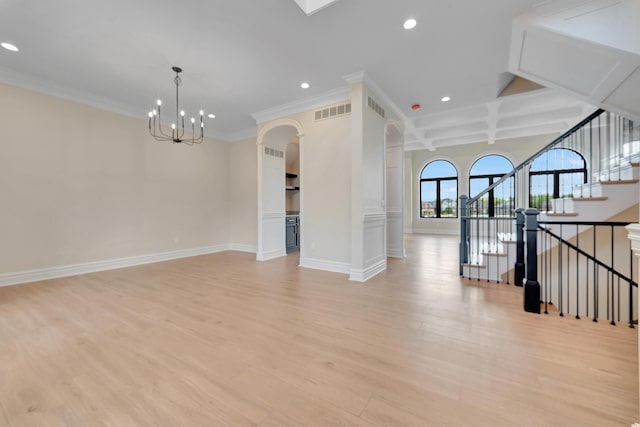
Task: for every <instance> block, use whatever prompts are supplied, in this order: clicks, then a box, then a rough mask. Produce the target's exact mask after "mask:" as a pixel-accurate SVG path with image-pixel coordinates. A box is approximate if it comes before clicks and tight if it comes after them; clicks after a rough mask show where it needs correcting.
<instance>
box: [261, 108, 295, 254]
mask: <svg viewBox="0 0 640 427" xmlns="http://www.w3.org/2000/svg"><path fill="white" fill-rule="evenodd" d="M302 135H303V130H302V126H301V125H300V123H298V122H297V121H295V120H291V119H282V120H276V121H274V122H272V123H269V124H267V125H266V126H265V127H264V128H262V129H261V130H260V132H259V133H258V140H257V150H258V250H257V253H256V259H257V260H258V261H266V260H269V259H273V258H277V257H281V256H285V255H286V240H285V227H286V224H285V218H286V196H285V191H286V190H285V187H286V179H287V178H286V149H287V145H288V144H290V143H292V142H295V143H299V144H300V148H302V147H301V145H302ZM299 172H300V173H299V176H298V177H297V180H298V181H297V182H298V187H299V190H298V191H299V206H300V224H299V229H300V233H301V234H302V233H303V230H304V225H303V224H304V220H303V218H304V216H303V215H302V213H303V210H304V209H303V207H304V185H303V175H302V172H303V157H302V150H300V171H299ZM303 250H304V246H303V245H301V247H300V251H301V253H302V251H303Z"/></svg>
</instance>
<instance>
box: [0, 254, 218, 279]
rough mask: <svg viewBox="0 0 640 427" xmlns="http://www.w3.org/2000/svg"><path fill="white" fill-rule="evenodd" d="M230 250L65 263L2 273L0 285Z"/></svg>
mask: <svg viewBox="0 0 640 427" xmlns="http://www.w3.org/2000/svg"><path fill="white" fill-rule="evenodd" d="M228 250H229V245H228V244H223V245H215V246H207V247H204V248H194V249H181V250H178V251H171V252H161V253H157V254H151V255H140V256H133V257H128V258H117V259H109V260H105V261H95V262H87V263H83V264H74V265H65V266H61V267H51V268H42V269H38V270H30V271H20V272H17V273H8V274H2V275H0V286H10V285H18V284H20V283H29V282H37V281H40V280H49V279H56V278H58V277H67V276H76V275H78V274H87V273H95V272H98V271H105V270H114V269H116V268H126V267H134V266H136V265H143V264H152V263H154V262H162V261H170V260H173V259H179V258H188V257H192V256H198V255H207V254H213V253H217V252H224V251H228Z"/></svg>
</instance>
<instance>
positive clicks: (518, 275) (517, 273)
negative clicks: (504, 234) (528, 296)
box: [513, 208, 524, 286]
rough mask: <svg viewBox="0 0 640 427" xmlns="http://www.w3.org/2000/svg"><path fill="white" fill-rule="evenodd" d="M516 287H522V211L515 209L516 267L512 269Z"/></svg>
mask: <svg viewBox="0 0 640 427" xmlns="http://www.w3.org/2000/svg"><path fill="white" fill-rule="evenodd" d="M513 271H514V273H513V274H514V281H515V285H516V286H522V285H524V209H523V208H518V209H516V265H515V267H514V270H513Z"/></svg>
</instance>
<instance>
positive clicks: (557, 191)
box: [529, 148, 588, 209]
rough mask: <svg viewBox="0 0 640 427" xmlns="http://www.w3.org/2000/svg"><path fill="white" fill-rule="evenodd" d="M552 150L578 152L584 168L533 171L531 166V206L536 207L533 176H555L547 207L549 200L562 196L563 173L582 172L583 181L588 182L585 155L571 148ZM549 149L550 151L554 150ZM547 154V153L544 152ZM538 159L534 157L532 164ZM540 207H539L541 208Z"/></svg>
mask: <svg viewBox="0 0 640 427" xmlns="http://www.w3.org/2000/svg"><path fill="white" fill-rule="evenodd" d="M552 150H567V151H571V152H573V153H575V154H577V155H578V156H579V157H580V159H582V166H583V167H582V168H578V169H545V170H540V171H532V170H531V167H529V207H534V206H533V203H532V202H533V194H532V192H531V184H532V180H533V177H535V176H545V175H546V176H549V175H551V176H552V177H553V194H552V195H551V199H547V201H546V204H547V207H548V206H549V201H550V200H553V199H559V198H561V196H560V177H561V175H565V174H566V175H570V174H574V173H582V176H583V180H582V183H583V184H586V183H587V178H588V175H587V161H586V160H585V158H584V156H583V155H582V154H580V153H579V152H577V151H575V150H571V149H570V148H553V149H552ZM552 150H549V151H552ZM549 151H547V152H546V153H549ZM543 154H545V153H543ZM536 160H537V159H534V160H533V162H531V166H533V163H534V162H535V161H536ZM540 208H541V206H540V207H538V208H537V209H540Z"/></svg>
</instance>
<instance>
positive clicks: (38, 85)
mask: <svg viewBox="0 0 640 427" xmlns="http://www.w3.org/2000/svg"><path fill="white" fill-rule="evenodd" d="M0 83H4V84H7V85H10V86H15V87H19V88H22V89H27V90H32V91H34V92H38V93H41V94H44V95H47V96H52V97H54V98H59V99H64V100H65V101H71V102H75V103H77V104H80V105H86V106H89V107H93V108H98V109H100V110H105V111H109V112H111V113H116V114H120V115H123V116H127V117H131V118H134V119H141V120H145V121H146V120H147V113H148V111H146V110H144V111H141V110H138V109H135V108H131V107H129V106H126V105H124V104H120V103H117V102H113V101H109V100H108V99H106V98H104V97H100V96H97V95H95V94H93V93H91V92H87V91H79V90H75V89H71V88H68V87H63V86H58V85H55V84H52V83H50V82H46V81H44V80H42V79H38V78H36V77H32V76H27V75H25V74H23V73H18V72H16V71H14V70H11V69H8V68H5V67H0ZM253 132H254V134H255V129H254V130H253ZM236 134H237V135H236ZM238 135H239V136H240V138H237V139H242V138H245V137H248V136H247V135H248V133H247V130H243V131H240V132H236V133H229V134H226V133H224V132H217V131H215V130H212V129H211V126H209V127H205V137H207V138H212V139H216V140H220V141H222V142H228V141H235V140H237V139H233V138H236V137H237V136H238ZM249 136H250V135H249Z"/></svg>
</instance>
